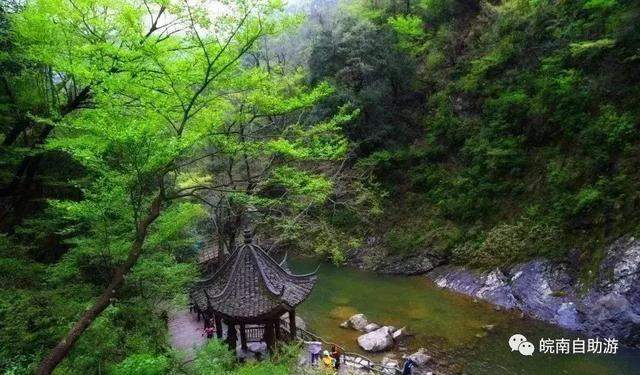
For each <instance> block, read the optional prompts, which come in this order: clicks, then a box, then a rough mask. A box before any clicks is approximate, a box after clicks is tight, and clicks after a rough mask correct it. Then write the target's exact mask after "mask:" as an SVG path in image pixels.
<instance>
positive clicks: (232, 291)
mask: <svg viewBox="0 0 640 375" xmlns="http://www.w3.org/2000/svg"><path fill="white" fill-rule="evenodd" d="M316 281H317V276H316V275H315V272H314V273H311V274H307V275H294V274H292V273H291V271H289V269H288V267H287V266H286V259H284V260H283V261H281V262H280V263H278V262H276V261H275V260H274V259H273V258H272V257H271V256H269V255H268V254H267V253H266V252H265V251H264V250H262V249H261V248H260V247H259V246H256V245H254V244H253V243H252V240H251V235H250V233H248V232H245V243H244V244H243V245H241V246H239V247H238V248H236V250H235V251H234V252H233V254H231V256H230V257H229V258H228V259H227V260H226V261H225V262H224V263H223V264H222V266H221V267H220V268H219V269H218V270H217V271H216V272H215V273H214V274H212V275H211V276H210V277H208V278H206V279H204V280H202V281H200V282H198V283H196V285H195V286H194V288H193V289H192V291H191V298H192V299H193V301H194V303H195V304H196V305H197V306H198V308H199V309H201V310H203V311H204V310H206V309H207V308H211V309H212V310H213V311H214V312H215V313H217V314H221V315H224V316H228V317H232V318H239V319H250V318H260V317H267V316H271V315H274V314H281V313H282V312H283V311H284V310H287V309H290V308H294V307H295V306H297V305H298V304H300V303H301V302H302V301H304V300H305V299H306V298H307V296H308V295H309V293H310V292H311V289H312V288H313V286H314V285H315V283H316Z"/></svg>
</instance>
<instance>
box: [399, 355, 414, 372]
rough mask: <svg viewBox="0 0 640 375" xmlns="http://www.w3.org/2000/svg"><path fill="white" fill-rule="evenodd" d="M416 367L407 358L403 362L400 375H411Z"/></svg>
mask: <svg viewBox="0 0 640 375" xmlns="http://www.w3.org/2000/svg"><path fill="white" fill-rule="evenodd" d="M415 365H416V363H415V362H414V361H412V360H411V358H409V357H407V358H405V361H404V366H402V375H411V374H412V373H413V367H414V366H415Z"/></svg>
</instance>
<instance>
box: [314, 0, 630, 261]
mask: <svg viewBox="0 0 640 375" xmlns="http://www.w3.org/2000/svg"><path fill="white" fill-rule="evenodd" d="M349 9H351V11H352V14H356V15H358V17H359V19H360V21H358V22H360V24H362V25H365V26H360V27H361V28H366V27H375V28H376V30H377V33H379V34H380V35H385V36H386V38H389V39H392V40H393V41H394V46H393V48H395V49H397V50H399V51H401V52H402V53H403V54H404V56H405V57H406V59H407V60H406V61H408V63H407V62H405V61H404V60H402V59H401V58H399V57H397V56H398V55H397V54H396V53H395V52H390V53H391V54H392V55H393V56H396V57H394V59H390V58H387V57H384V56H379V55H377V56H372V55H370V54H369V55H367V56H369V58H370V59H371V60H372V61H375V62H372V61H364V62H363V60H362V59H360V60H356V59H351V60H347V63H346V64H341V65H342V66H343V67H342V71H341V72H340V73H339V74H336V75H335V77H336V80H337V81H338V82H339V84H341V85H342V86H343V87H344V86H346V87H347V89H344V92H345V93H351V92H352V91H353V87H357V89H356V90H357V92H358V95H360V97H361V98H364V99H361V100H363V101H364V103H365V105H364V107H365V110H364V112H365V114H366V113H367V109H366V108H367V106H366V105H367V102H366V101H367V100H379V101H380V103H375V105H372V107H374V108H375V109H372V110H371V113H372V114H373V116H374V117H375V119H376V121H380V122H382V123H383V124H384V126H377V125H376V124H375V122H371V121H366V122H365V123H366V125H365V127H364V128H362V129H354V131H356V132H357V134H356V135H355V136H353V135H352V138H353V139H355V140H356V141H358V142H360V144H361V145H366V146H367V147H361V154H360V160H359V161H358V163H359V166H360V167H362V168H365V169H369V170H370V169H373V170H375V172H376V175H377V176H378V178H379V181H382V183H383V186H384V188H385V189H386V190H387V191H388V192H389V193H390V196H389V197H388V200H387V201H388V204H387V208H386V214H385V215H383V216H384V220H381V222H380V224H379V225H380V226H381V228H382V229H383V230H384V231H386V235H385V242H386V244H387V245H388V247H389V248H390V249H392V250H394V251H412V250H416V249H420V248H423V247H428V246H431V247H434V248H436V249H438V250H440V251H442V252H443V253H445V254H446V255H448V256H449V257H450V259H451V260H453V261H455V262H459V263H467V264H472V265H474V266H482V267H487V266H494V265H500V264H507V263H511V262H514V261H518V260H522V259H527V258H530V257H535V256H547V257H552V258H560V259H566V258H570V260H571V261H572V262H575V263H577V264H580V265H584V266H589V265H591V264H592V262H597V260H598V257H599V256H600V251H601V249H602V247H603V244H605V243H606V242H607V241H609V240H611V239H612V238H615V237H616V236H619V235H623V234H634V233H636V232H637V230H638V223H639V221H638V219H637V216H636V215H635V214H634V212H636V211H637V209H638V206H639V203H640V201H639V198H640V195H639V188H640V173H639V168H638V166H639V165H638V164H639V161H640V159H639V158H638V154H639V151H640V139H639V135H640V133H639V130H638V123H639V119H640V110H639V105H640V33H639V32H638V31H639V26H638V25H640V5H639V4H638V3H637V2H634V1H616V0H584V1H583V0H580V1H559V0H558V1H552V0H548V1H547V0H506V1H474V0H421V1H406V2H405V1H374V2H370V1H361V2H356V3H354V4H351V5H350V6H349ZM363 19H364V20H363ZM339 22H340V23H341V24H343V25H345V26H343V27H345V28H349V27H351V26H349V25H350V24H351V23H353V22H354V21H353V19H348V18H347V19H344V20H342V21H339ZM366 25H369V26H366ZM340 32H341V31H340V29H338V32H337V34H338V35H339V34H340ZM344 33H345V34H346V35H348V36H351V37H353V35H354V34H356V33H348V32H347V31H345V32H344ZM358 34H362V32H359V33H358ZM379 39H382V37H379ZM367 41H370V43H376V39H374V38H367ZM339 42H342V41H339ZM342 43H344V42H342ZM379 43H380V45H384V46H385V48H380V47H378V46H373V47H371V48H374V49H376V50H377V51H378V52H377V53H378V54H382V53H384V51H385V50H388V49H389V48H392V47H390V46H388V44H387V43H386V42H379ZM361 49H364V47H361ZM363 54H367V52H363ZM391 60H393V61H391ZM356 62H357V63H356ZM358 64H359V65H358ZM367 64H368V65H367ZM376 64H384V65H385V66H384V67H383V68H380V67H378V66H376ZM394 64H395V65H394ZM344 65H347V66H350V67H351V68H352V69H351V71H352V70H357V69H358V67H362V66H366V68H361V69H360V75H359V77H364V78H363V79H362V81H359V82H364V83H360V86H359V88H358V85H357V84H356V85H354V84H353V83H352V81H349V79H352V77H354V76H355V75H354V74H351V75H348V76H347V78H345V74H344V71H345V70H346V68H344ZM311 66H312V67H313V65H311ZM323 66H325V67H326V66H327V65H326V64H324V65H323ZM325 69H326V68H325ZM351 71H349V72H351ZM372 72H373V73H372ZM378 72H379V73H380V74H381V75H382V76H383V77H384V79H379V78H377V77H375V76H374V74H375V73H378ZM351 73H352V72H351ZM380 87H384V88H385V89H387V90H389V91H390V93H389V94H387V93H383V92H381V90H380ZM369 91H375V92H377V93H379V94H380V95H381V96H382V97H381V98H372V96H373V95H371V94H370V93H369ZM407 98H425V100H424V101H420V100H417V101H413V102H412V101H410V100H406V99H407ZM375 110H380V111H383V112H384V115H383V116H379V115H376V114H375V112H374V111H375ZM406 112H410V113H412V114H413V115H414V116H413V117H412V118H411V117H409V119H408V120H405V118H406V116H403V114H404V113H406ZM415 114H419V117H418V118H416V116H415ZM389 117H391V118H389ZM367 126H373V127H375V128H376V131H379V130H380V129H388V130H386V133H385V135H384V137H383V139H384V142H378V141H377V140H376V139H372V138H371V137H372V136H375V135H376V133H375V132H374V131H372V130H370V129H368V128H367ZM570 249H578V250H573V251H569V250H570Z"/></svg>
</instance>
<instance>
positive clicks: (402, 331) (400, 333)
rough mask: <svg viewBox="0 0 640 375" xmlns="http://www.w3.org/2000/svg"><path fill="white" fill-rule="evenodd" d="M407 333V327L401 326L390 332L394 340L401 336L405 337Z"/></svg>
mask: <svg viewBox="0 0 640 375" xmlns="http://www.w3.org/2000/svg"><path fill="white" fill-rule="evenodd" d="M407 335H408V333H407V327H402V328H400V329H396V330H395V331H393V333H392V334H391V336H392V337H393V339H394V340H400V339H401V338H403V337H406V336H407Z"/></svg>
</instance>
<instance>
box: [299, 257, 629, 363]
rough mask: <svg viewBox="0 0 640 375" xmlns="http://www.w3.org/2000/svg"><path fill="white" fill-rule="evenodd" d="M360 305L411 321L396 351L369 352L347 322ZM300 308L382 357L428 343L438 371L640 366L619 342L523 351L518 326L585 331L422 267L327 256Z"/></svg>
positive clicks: (326, 332) (530, 330)
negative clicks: (452, 286)
mask: <svg viewBox="0 0 640 375" xmlns="http://www.w3.org/2000/svg"><path fill="white" fill-rule="evenodd" d="M291 266H292V268H293V269H294V270H295V271H297V272H304V271H309V270H313V269H315V267H316V266H317V261H315V260H311V259H304V260H300V259H295V260H292V261H291ZM356 313H364V314H366V315H367V317H368V318H369V319H370V320H371V321H373V322H376V323H378V324H383V325H392V326H395V327H404V326H407V329H408V330H409V332H410V333H411V334H412V336H410V337H408V339H407V340H406V341H403V342H401V343H399V344H397V345H395V346H394V347H393V348H392V349H391V350H389V351H386V352H381V353H365V352H364V351H362V349H361V348H360V347H359V346H358V344H357V338H358V337H359V336H360V335H361V334H362V333H361V332H358V331H355V330H350V329H344V328H341V327H340V324H341V323H342V322H343V321H345V320H346V319H348V318H349V317H350V316H352V315H354V314H356ZM299 314H300V315H301V316H302V317H303V318H304V320H305V321H306V322H307V324H308V326H309V329H310V330H312V331H313V332H316V333H318V334H319V335H321V336H323V337H325V338H328V339H330V340H332V341H334V342H336V343H339V344H340V345H343V346H344V347H345V348H346V349H347V350H348V351H353V352H358V353H362V354H364V355H366V356H368V357H370V358H372V359H374V360H376V361H382V359H383V358H384V357H391V358H396V359H400V358H401V357H402V355H404V354H411V353H414V352H415V351H417V350H419V349H420V348H425V349H426V350H427V352H428V353H429V355H431V356H432V358H433V362H432V364H433V365H434V367H435V368H436V369H437V371H436V373H438V374H441V373H450V374H463V373H465V374H492V375H493V374H538V373H546V374H565V373H566V374H574V373H579V374H594V375H595V374H598V375H601V374H611V375H613V374H616V375H619V374H637V373H640V351H638V350H635V349H629V348H620V350H619V351H618V352H617V354H615V355H588V354H585V355H539V354H538V353H536V354H534V355H533V356H532V357H523V356H522V355H520V354H518V353H517V352H512V351H511V350H510V349H509V347H508V345H507V343H508V340H509V337H510V336H511V335H513V334H514V333H520V334H523V335H525V336H526V337H527V338H528V339H529V340H530V341H531V342H533V343H538V342H539V340H540V339H542V338H564V337H566V338H572V337H578V335H577V334H576V333H575V332H572V331H569V330H565V329H562V328H559V327H556V326H553V325H550V324H547V323H545V322H542V321H540V320H537V319H533V318H530V317H529V316H526V315H524V316H522V315H521V314H520V313H519V312H517V311H516V310H507V309H504V308H501V310H500V311H496V308H495V306H494V305H492V304H489V303H487V302H484V301H482V300H479V299H475V300H474V298H472V297H469V296H466V295H463V294H460V293H453V292H451V291H449V290H448V289H445V288H441V287H438V285H437V284H435V283H434V282H432V281H431V280H430V279H429V278H427V277H424V276H422V275H420V276H410V277H407V276H398V275H381V274H377V273H374V272H370V271H361V270H356V269H353V268H349V267H336V266H334V265H331V264H327V263H324V264H322V266H321V267H320V270H319V282H318V284H317V286H316V288H315V289H314V291H313V292H312V294H311V295H310V297H309V299H308V300H307V301H306V302H305V303H304V304H302V305H301V307H300V309H299ZM486 326H493V328H492V329H491V330H487V329H485V328H484V327H486Z"/></svg>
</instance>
